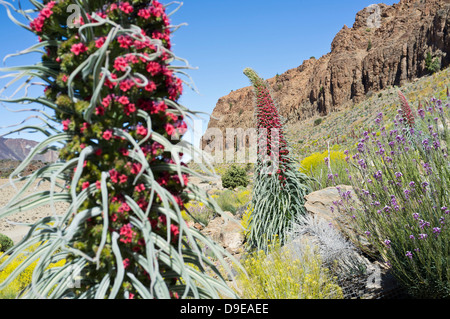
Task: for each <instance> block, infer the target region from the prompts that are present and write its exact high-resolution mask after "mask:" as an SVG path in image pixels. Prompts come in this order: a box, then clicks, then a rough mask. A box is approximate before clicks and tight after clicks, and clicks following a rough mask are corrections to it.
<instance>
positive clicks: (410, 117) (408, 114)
mask: <svg viewBox="0 0 450 319" xmlns="http://www.w3.org/2000/svg"><path fill="white" fill-rule="evenodd" d="M398 96H399V97H400V101H401V111H402V116H403V118H404V119H405V120H406V122H407V123H408V125H409V126H410V127H413V126H414V125H415V118H414V114H413V111H412V110H411V107H410V106H409V103H408V100H407V99H406V97H405V96H404V95H403V93H402V92H401V91H398Z"/></svg>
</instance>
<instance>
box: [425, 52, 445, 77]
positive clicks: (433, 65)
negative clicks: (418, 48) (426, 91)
mask: <svg viewBox="0 0 450 319" xmlns="http://www.w3.org/2000/svg"><path fill="white" fill-rule="evenodd" d="M425 69H426V70H427V71H428V72H429V73H431V74H433V73H436V72H438V71H439V70H440V69H441V61H439V58H435V59H433V56H432V55H431V53H430V52H428V53H427V57H426V58H425Z"/></svg>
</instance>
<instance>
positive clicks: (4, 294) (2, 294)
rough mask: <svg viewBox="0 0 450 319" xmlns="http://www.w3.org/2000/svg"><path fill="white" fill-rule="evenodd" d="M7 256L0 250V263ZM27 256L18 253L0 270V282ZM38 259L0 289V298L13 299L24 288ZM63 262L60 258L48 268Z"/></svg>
mask: <svg viewBox="0 0 450 319" xmlns="http://www.w3.org/2000/svg"><path fill="white" fill-rule="evenodd" d="M35 247H36V246H35ZM33 249H34V248H33V247H32V248H30V250H29V252H32V251H33ZM7 258H8V256H7V255H4V254H3V253H2V252H0V264H1V263H3V262H4V261H5V260H6V259H7ZM26 258H27V256H26V255H25V254H20V255H19V256H17V258H16V259H15V260H14V261H13V262H12V263H10V264H9V265H8V266H7V267H5V269H3V270H0V283H2V282H3V281H5V280H6V279H7V278H8V276H9V275H10V274H11V273H12V272H13V271H14V269H16V268H17V267H18V266H20V264H21V263H22V262H24V261H25V260H26ZM37 263H38V261H35V262H34V263H32V264H31V265H30V266H28V267H27V268H26V269H25V270H24V271H23V272H22V273H21V274H20V275H19V276H17V278H16V279H15V280H14V281H13V282H11V283H10V284H9V285H8V286H7V287H6V288H5V289H3V290H0V299H14V298H15V297H16V296H17V294H18V293H19V292H20V291H22V290H23V289H25V288H26V287H27V286H28V285H29V284H30V283H31V277H32V275H33V271H34V268H35V267H36V265H37ZM64 264H65V260H61V261H60V262H58V263H53V264H51V265H50V267H49V268H53V267H61V266H63V265H64Z"/></svg>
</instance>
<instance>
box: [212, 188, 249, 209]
mask: <svg viewBox="0 0 450 319" xmlns="http://www.w3.org/2000/svg"><path fill="white" fill-rule="evenodd" d="M216 196H217V197H215V200H216V202H217V204H218V205H219V206H220V208H222V210H223V211H228V212H231V213H233V214H235V213H236V212H237V210H238V209H239V208H241V207H243V206H245V205H246V204H248V202H249V201H250V200H251V191H250V190H248V189H245V188H243V187H238V189H237V191H232V190H229V189H228V190H225V191H224V192H221V193H220V194H218V195H216Z"/></svg>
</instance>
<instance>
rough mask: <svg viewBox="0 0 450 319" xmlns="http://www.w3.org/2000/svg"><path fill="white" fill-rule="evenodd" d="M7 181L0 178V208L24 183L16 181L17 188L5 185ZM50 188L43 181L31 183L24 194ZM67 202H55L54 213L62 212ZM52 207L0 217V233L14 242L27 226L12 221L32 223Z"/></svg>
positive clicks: (44, 215)
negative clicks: (38, 183)
mask: <svg viewBox="0 0 450 319" xmlns="http://www.w3.org/2000/svg"><path fill="white" fill-rule="evenodd" d="M8 183H9V179H0V210H1V209H2V208H3V207H4V206H5V205H6V204H7V203H8V202H9V201H10V200H11V199H12V198H13V196H14V194H16V192H17V191H18V190H19V189H20V188H21V187H22V186H23V185H24V182H20V183H16V184H15V185H16V187H17V190H16V189H15V188H14V187H13V186H11V185H6V184H8ZM46 190H50V183H48V182H45V183H41V184H40V185H37V183H36V184H35V185H33V186H32V187H31V188H30V189H29V190H28V191H27V192H26V194H25V195H24V196H27V195H31V194H33V193H35V192H36V191H46ZM66 207H67V204H65V203H56V204H55V211H56V214H62V213H63V212H64V211H65V208H66ZM51 215H52V209H51V207H50V205H45V206H42V207H39V208H35V209H31V210H28V211H24V212H18V213H15V214H13V215H9V216H7V217H5V218H2V219H0V233H2V234H4V235H7V236H8V237H10V238H11V239H12V240H13V241H14V242H15V243H17V242H18V241H19V240H21V239H22V238H23V236H24V235H26V234H27V232H28V230H29V227H27V226H22V225H15V224H12V223H31V224H34V223H35V222H37V221H38V220H40V219H42V218H44V217H47V216H51Z"/></svg>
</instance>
